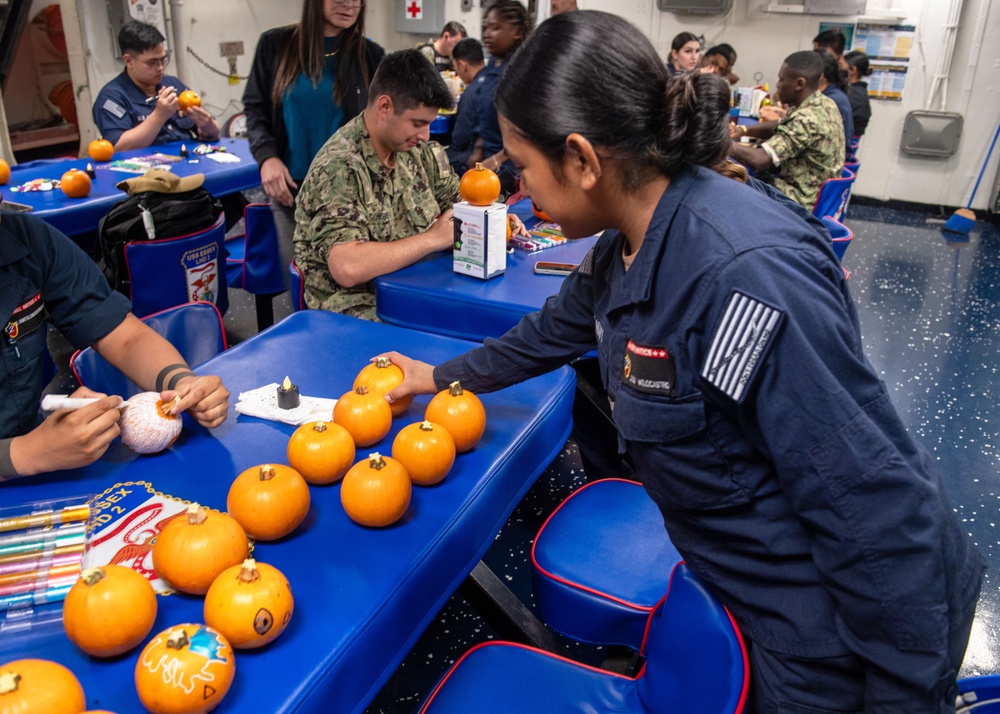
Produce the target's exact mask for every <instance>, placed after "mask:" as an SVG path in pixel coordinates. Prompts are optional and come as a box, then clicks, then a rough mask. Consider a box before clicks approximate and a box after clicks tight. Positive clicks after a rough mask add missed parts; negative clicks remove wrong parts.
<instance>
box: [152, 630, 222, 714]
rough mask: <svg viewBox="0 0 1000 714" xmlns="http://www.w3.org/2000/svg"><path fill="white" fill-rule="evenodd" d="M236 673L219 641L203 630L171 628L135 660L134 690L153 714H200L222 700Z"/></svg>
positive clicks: (216, 637)
mask: <svg viewBox="0 0 1000 714" xmlns="http://www.w3.org/2000/svg"><path fill="white" fill-rule="evenodd" d="M235 673H236V656H235V655H234V654H233V648H232V647H231V646H230V645H229V642H227V641H226V638H225V637H224V636H223V635H221V634H220V633H219V632H217V631H216V630H213V629H212V628H211V627H207V626H205V625H195V624H183V625H175V626H173V627H170V628H168V629H166V630H164V631H163V632H161V633H159V634H157V635H156V636H155V637H153V639H152V640H150V641H149V644H148V645H146V647H145V648H144V649H143V650H142V652H141V653H140V654H139V660H138V661H137V662H136V664H135V689H136V692H137V693H138V695H139V701H140V702H142V705H143V706H144V707H146V709H147V710H149V711H150V712H152V713H153V714H203V712H208V711H211V710H212V709H214V708H215V707H217V706H218V705H219V702H221V701H222V700H223V698H224V697H225V696H226V693H227V692H229V687H230V685H232V683H233V675H234V674H235Z"/></svg>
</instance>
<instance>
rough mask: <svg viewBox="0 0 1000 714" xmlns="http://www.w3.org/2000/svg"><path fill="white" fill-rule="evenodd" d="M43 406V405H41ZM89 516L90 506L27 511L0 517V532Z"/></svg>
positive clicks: (82, 518) (54, 524)
mask: <svg viewBox="0 0 1000 714" xmlns="http://www.w3.org/2000/svg"><path fill="white" fill-rule="evenodd" d="M43 408H44V407H43ZM88 518H90V506H88V505H87V504H83V505H82V506H69V507H67V508H63V509H62V510H59V511H44V512H40V513H29V514H26V515H23V516H11V517H8V518H0V533H6V532H7V531H17V530H26V529H28V528H37V527H39V526H57V525H60V524H62V523H72V522H73V521H85V520H87V519H88Z"/></svg>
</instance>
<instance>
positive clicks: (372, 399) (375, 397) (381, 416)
mask: <svg viewBox="0 0 1000 714" xmlns="http://www.w3.org/2000/svg"><path fill="white" fill-rule="evenodd" d="M333 421H334V422H335V423H337V424H340V425H341V426H342V427H344V428H345V429H347V432H348V433H349V434H350V435H351V438H352V439H354V443H355V444H356V445H357V446H371V445H372V444H374V443H376V442H379V441H381V440H382V439H384V438H385V435H386V434H388V433H389V429H391V428H392V410H391V409H390V408H389V402H387V401H385V397H384V396H383V395H381V394H379V393H378V392H375V391H372V390H370V389H368V387H366V386H364V385H361V386H360V387H358V388H357V389H355V390H354V391H351V392H348V393H347V394H345V395H344V396H342V397H341V398H340V399H338V400H337V403H336V404H335V405H334V407H333Z"/></svg>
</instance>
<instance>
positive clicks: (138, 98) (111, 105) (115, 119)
mask: <svg viewBox="0 0 1000 714" xmlns="http://www.w3.org/2000/svg"><path fill="white" fill-rule="evenodd" d="M163 87H173V88H174V89H175V90H176V91H177V95H178V96H180V93H181V92H183V91H184V90H186V89H187V85H185V84H184V82H182V81H181V80H179V79H178V78H177V77H172V76H170V75H166V74H165V75H163V79H162V80H161V81H160V83H159V85H157V87H156V91H157V92H159V91H160V89H162V88H163ZM147 98H148V97H147V96H146V93H145V92H144V91H142V90H141V89H139V87H138V86H137V85H136V83H135V82H133V81H132V80H131V78H129V76H128V72H126V71H125V70H122V73H121V74H119V75H118V76H117V77H115V78H114V79H112V80H111V81H110V82H108V83H107V84H105V85H104V86H103V87H102V88H101V91H100V93H99V94H98V95H97V101H95V102H94V107H93V115H94V123H95V124H97V128H98V129H99V130H100V132H101V136H103V137H104V138H105V139H107V140H108V141H110V142H111V143H112V144H117V143H118V140H119V139H120V138H121V136H122V134H124V133H125V132H126V131H128V130H129V129H134V128H135V127H137V126H139V125H140V124H142V122H144V121H146V119H147V118H148V117H149V115H150V114H152V113H153V110H154V109H155V108H156V104H155V103H150V104H147V103H146V99H147ZM197 138H198V126H197V125H196V124H195V123H194V119H192V118H191V117H189V116H181V115H180V114H179V113H177V112H174V115H173V116H172V117H170V118H169V119H167V121H165V122H164V123H163V126H162V127H160V131H159V133H158V134H157V135H156V138H155V139H153V144H154V145H155V144H167V143H169V142H171V141H185V140H191V139H197Z"/></svg>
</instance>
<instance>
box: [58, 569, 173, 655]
mask: <svg viewBox="0 0 1000 714" xmlns="http://www.w3.org/2000/svg"><path fill="white" fill-rule="evenodd" d="M155 620H156V592H155V591H154V590H153V586H152V585H151V584H150V582H149V581H148V580H147V579H146V578H144V577H143V576H141V575H139V573H137V572H135V571H134V570H132V569H131V568H126V567H124V566H121V565H105V566H102V567H100V568H87V569H86V570H84V571H83V572H82V573H80V579H79V580H77V581H76V583H75V584H74V585H73V587H72V588H70V591H69V593H67V595H66V601H65V602H64V603H63V627H64V628H65V630H66V636H67V637H69V640H70V642H72V643H73V644H74V645H76V646H77V647H79V648H80V649H81V650H83V651H84V652H86V653H87V654H89V655H92V656H94V657H114V656H115V655H119V654H121V653H123V652H128V651H129V650H130V649H132V648H133V647H138V646H139V644H140V643H141V642H142V641H143V640H144V639H145V638H146V635H148V634H149V632H150V630H152V629H153V622H154V621H155Z"/></svg>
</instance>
